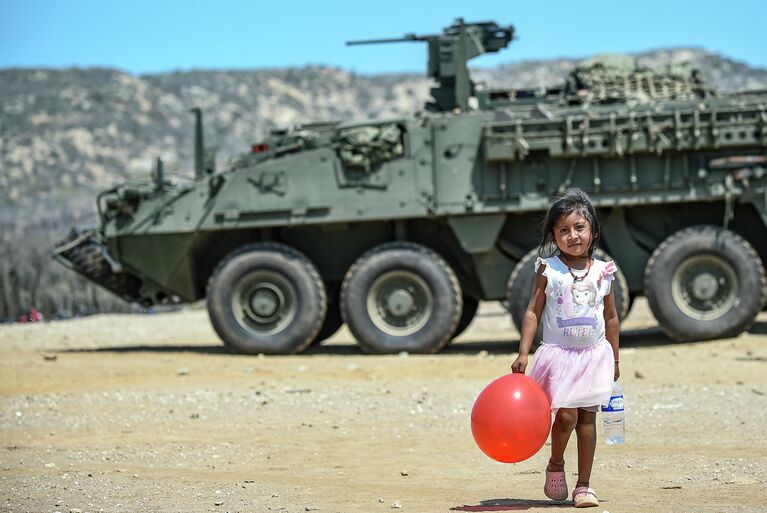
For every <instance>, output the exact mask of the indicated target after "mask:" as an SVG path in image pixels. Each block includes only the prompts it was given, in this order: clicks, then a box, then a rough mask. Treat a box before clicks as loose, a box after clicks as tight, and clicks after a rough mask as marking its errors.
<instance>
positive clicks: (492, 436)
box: [471, 373, 551, 463]
mask: <svg viewBox="0 0 767 513" xmlns="http://www.w3.org/2000/svg"><path fill="white" fill-rule="evenodd" d="M550 407H551V405H550V404H549V399H548V397H546V393H545V392H544V391H543V389H542V388H541V387H540V385H538V383H536V382H535V381H533V380H532V379H531V378H530V377H528V376H526V375H524V374H521V373H515V374H508V375H506V376H502V377H500V378H498V379H496V380H495V381H493V382H492V383H490V384H489V385H487V386H486V387H485V389H484V390H482V392H480V394H479V396H478V397H477V400H476V401H474V407H473V408H472V409H471V434H472V435H474V441H475V442H477V445H478V446H479V448H480V449H482V452H484V453H485V454H487V455H488V456H490V457H491V458H493V459H494V460H496V461H500V462H502V463H517V462H519V461H523V460H526V459H527V458H529V457H530V456H532V455H533V454H535V453H536V452H538V450H539V449H540V448H541V447H543V444H544V443H545V442H546V439H547V438H548V436H549V430H550V428H551V409H550Z"/></svg>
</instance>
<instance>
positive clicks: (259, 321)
mask: <svg viewBox="0 0 767 513" xmlns="http://www.w3.org/2000/svg"><path fill="white" fill-rule="evenodd" d="M296 298H297V292H296V290H295V287H294V286H293V285H292V283H291V282H290V280H288V279H287V278H286V277H285V276H284V275H283V274H281V273H278V272H276V271H267V270H259V271H254V272H252V273H251V274H249V275H247V276H245V277H244V278H243V279H242V280H241V281H240V283H238V284H237V287H236V288H235V290H234V292H233V294H232V310H233V311H234V313H235V318H236V319H237V322H238V323H239V324H240V326H242V327H243V328H245V329H246V330H248V331H250V332H252V333H254V334H256V335H259V336H265V335H273V334H275V333H279V332H280V331H282V330H283V329H285V328H286V327H287V326H288V325H289V324H290V322H291V321H292V320H293V318H294V317H295V316H296V314H297V300H296Z"/></svg>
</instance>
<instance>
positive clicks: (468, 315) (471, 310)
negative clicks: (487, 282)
mask: <svg viewBox="0 0 767 513" xmlns="http://www.w3.org/2000/svg"><path fill="white" fill-rule="evenodd" d="M478 308H479V300H478V299H474V298H473V297H471V296H467V295H466V294H464V295H463V308H462V309H461V318H460V319H459V320H458V326H457V327H456V328H455V333H453V336H452V337H450V338H451V339H454V338H456V337H457V336H458V335H460V334H461V333H463V332H464V331H466V328H468V327H469V324H471V321H473V320H474V316H475V315H476V314H477V309H478Z"/></svg>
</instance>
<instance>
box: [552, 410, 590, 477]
mask: <svg viewBox="0 0 767 513" xmlns="http://www.w3.org/2000/svg"><path fill="white" fill-rule="evenodd" d="M579 413H582V412H579V411H578V409H577V408H560V409H559V410H557V415H556V416H555V417H554V425H553V426H552V427H551V459H550V460H549V466H548V470H550V471H554V472H558V471H561V470H563V469H564V468H565V449H566V448H567V442H568V441H569V440H570V435H571V434H572V432H573V429H575V427H576V425H577V424H578V415H579ZM578 446H579V447H580V439H579V440H578ZM592 454H593V453H592Z"/></svg>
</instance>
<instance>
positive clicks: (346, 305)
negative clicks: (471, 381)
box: [341, 242, 463, 353]
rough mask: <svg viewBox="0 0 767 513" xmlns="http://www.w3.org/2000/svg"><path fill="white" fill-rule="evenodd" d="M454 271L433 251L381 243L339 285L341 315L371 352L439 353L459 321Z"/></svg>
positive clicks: (459, 307)
mask: <svg viewBox="0 0 767 513" xmlns="http://www.w3.org/2000/svg"><path fill="white" fill-rule="evenodd" d="M462 303H463V301H462V296H461V288H460V285H459V284H458V280H457V278H456V277H455V273H454V272H453V270H452V269H451V268H450V266H448V264H447V263H446V262H445V261H444V260H443V259H442V258H441V257H440V256H439V255H438V254H437V253H435V252H434V251H432V250H430V249H428V248H426V247H424V246H421V245H418V244H412V243H403V242H394V243H390V244H383V245H381V246H378V247H377V248H374V249H372V250H370V251H368V252H367V253H365V254H364V255H362V256H361V257H360V258H359V259H358V260H357V261H356V262H355V263H354V265H352V267H351V268H350V269H349V271H347V273H346V277H345V278H344V282H343V285H342V287H341V314H342V316H343V318H344V321H345V322H346V324H347V326H348V327H349V330H350V331H351V332H352V334H353V335H354V337H355V338H356V339H357V341H358V342H359V344H360V346H361V347H362V348H363V349H364V350H365V351H367V352H369V353H398V352H400V351H407V352H410V353H436V352H438V351H439V350H440V349H442V348H443V347H445V345H447V343H448V342H450V338H451V337H452V335H453V333H455V330H456V327H457V326H458V321H459V320H460V318H461V308H462Z"/></svg>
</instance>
